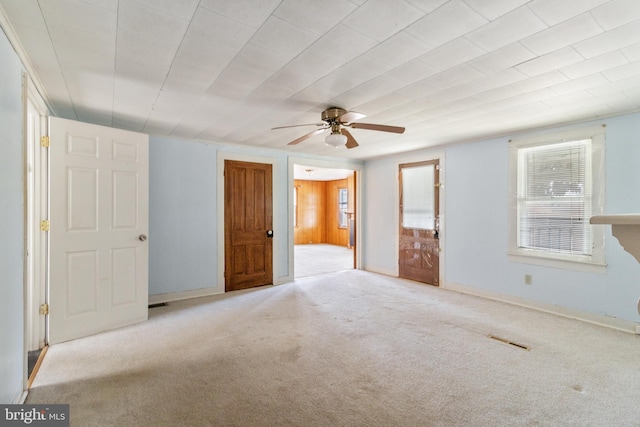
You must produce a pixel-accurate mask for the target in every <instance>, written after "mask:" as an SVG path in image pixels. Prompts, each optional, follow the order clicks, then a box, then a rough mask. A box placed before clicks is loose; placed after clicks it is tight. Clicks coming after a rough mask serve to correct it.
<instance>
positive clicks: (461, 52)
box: [0, 0, 640, 159]
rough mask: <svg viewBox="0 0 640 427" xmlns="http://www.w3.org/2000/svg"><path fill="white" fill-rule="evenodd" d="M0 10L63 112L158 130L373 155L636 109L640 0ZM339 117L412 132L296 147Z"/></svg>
mask: <svg viewBox="0 0 640 427" xmlns="http://www.w3.org/2000/svg"><path fill="white" fill-rule="evenodd" d="M0 7H1V8H2V11H3V13H4V14H5V15H6V21H8V23H9V25H10V28H6V29H5V30H6V32H7V33H9V34H15V35H16V36H17V40H18V41H19V44H20V46H21V49H22V50H23V51H24V52H25V53H26V55H27V57H28V61H29V63H30V66H31V67H32V69H33V70H34V71H35V73H36V75H37V80H38V81H39V83H40V85H41V88H42V90H43V92H44V95H45V97H46V98H47V101H48V103H49V105H50V106H51V108H52V110H53V113H54V114H55V115H57V116H61V117H66V118H70V119H75V120H81V121H86V122H91V123H96V124H101V125H107V126H113V127H118V128H124V129H130V130H134V131H140V132H145V133H149V134H158V135H168V136H174V137H177V138H194V139H199V140H207V141H213V142H224V143H234V144H240V145H245V146H256V147H264V148H275V149H284V150H290V151H291V152H295V153H303V154H314V155H329V156H342V157H348V158H354V159H365V158H371V157H376V156H380V155H385V154H391V153H397V152H402V151H407V150H414V149H417V148H421V147H431V146H437V145H441V144H447V143H453V142H458V141H468V140H475V139H481V138H488V137H493V136H499V135H506V134H512V133H515V132H519V131H524V130H527V129H532V128H538V127H548V126H553V125H559V124H564V123H570V122H576V121H582V120H589V119H595V118H598V117H606V116H611V115H617V114H623V113H627V112H632V111H637V110H639V109H640V1H638V0H530V1H527V0H491V1H488V0H331V1H318V0H0ZM333 106H336V107H341V108H344V109H347V110H351V111H357V112H360V113H363V114H366V115H367V117H366V118H364V119H361V120H359V121H361V122H365V123H377V124H386V125H392V126H404V127H406V132H405V133H404V134H394V133H388V132H378V131H372V130H365V129H352V130H350V131H351V133H352V135H353V136H354V137H355V138H356V140H358V142H359V143H360V146H359V147H357V148H354V149H350V150H348V149H346V148H342V147H340V148H337V149H336V148H332V147H328V146H326V145H325V144H324V135H317V136H313V137H311V138H309V139H307V140H305V141H303V142H301V143H300V144H297V145H292V146H290V145H287V143H288V142H290V141H292V140H294V139H296V138H298V137H300V136H302V135H304V134H306V133H308V132H311V131H313V130H314V129H316V128H315V127H314V125H313V124H315V123H321V121H320V114H321V112H322V111H323V110H325V109H326V108H328V107H333ZM293 124H311V126H309V127H293V128H286V129H279V130H271V128H273V127H277V126H285V125H293Z"/></svg>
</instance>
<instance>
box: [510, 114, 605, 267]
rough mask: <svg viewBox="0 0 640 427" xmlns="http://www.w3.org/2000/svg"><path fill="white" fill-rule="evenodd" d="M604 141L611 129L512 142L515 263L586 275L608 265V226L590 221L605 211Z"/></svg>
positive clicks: (511, 218)
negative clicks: (605, 234)
mask: <svg viewBox="0 0 640 427" xmlns="http://www.w3.org/2000/svg"><path fill="white" fill-rule="evenodd" d="M604 142H605V126H593V127H589V128H582V129H573V130H567V131H564V132H558V133H554V134H546V135H533V136H529V137H523V138H520V139H516V140H513V141H510V144H509V157H510V160H509V165H510V182H511V186H510V188H511V191H510V197H509V200H510V209H511V211H510V212H511V215H510V219H509V255H510V256H512V258H511V260H513V261H516V262H525V263H533V264H536V265H545V266H551V267H558V268H569V269H579V270H581V271H596V270H597V269H598V268H600V267H603V266H605V265H606V263H605V259H604V228H603V227H595V226H593V225H591V224H590V223H589V220H590V219H591V217H592V216H594V215H601V214H602V211H603V208H604V178H605V176H604ZM578 264H582V267H580V266H578ZM587 265H590V266H587ZM597 271H600V270H597Z"/></svg>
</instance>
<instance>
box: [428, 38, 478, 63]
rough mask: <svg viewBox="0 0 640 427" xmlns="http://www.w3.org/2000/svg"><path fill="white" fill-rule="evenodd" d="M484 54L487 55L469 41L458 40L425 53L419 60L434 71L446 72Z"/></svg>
mask: <svg viewBox="0 0 640 427" xmlns="http://www.w3.org/2000/svg"><path fill="white" fill-rule="evenodd" d="M484 53H486V52H485V51H484V50H482V49H480V48H479V47H478V46H476V45H475V44H473V43H471V42H470V41H468V40H467V39H464V38H458V39H455V40H453V41H450V42H449V43H446V44H444V45H442V46H440V47H437V48H435V49H433V50H431V51H429V52H427V53H425V54H424V55H422V56H420V57H419V58H418V59H419V60H420V61H422V62H424V63H426V64H428V65H430V66H431V67H432V68H433V69H434V70H437V71H444V70H447V69H449V68H453V67H455V66H457V65H460V64H463V63H465V62H467V61H470V60H472V59H475V58H478V57H479V56H481V55H483V54H484Z"/></svg>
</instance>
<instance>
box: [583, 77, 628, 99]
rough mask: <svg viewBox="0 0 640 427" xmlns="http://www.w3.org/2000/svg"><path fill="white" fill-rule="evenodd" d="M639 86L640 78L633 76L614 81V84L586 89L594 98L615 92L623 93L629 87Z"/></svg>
mask: <svg viewBox="0 0 640 427" xmlns="http://www.w3.org/2000/svg"><path fill="white" fill-rule="evenodd" d="M639 85H640V76H633V77H628V78H626V79H622V80H616V81H615V82H611V83H606V84H604V85H600V86H596V87H592V88H590V89H588V91H589V93H591V94H592V95H594V96H604V95H609V94H612V93H616V92H623V91H625V90H627V89H629V88H630V87H636V86H639Z"/></svg>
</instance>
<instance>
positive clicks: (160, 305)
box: [149, 302, 169, 308]
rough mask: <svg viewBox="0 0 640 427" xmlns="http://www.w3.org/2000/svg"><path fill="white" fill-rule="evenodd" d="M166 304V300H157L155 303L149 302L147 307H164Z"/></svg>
mask: <svg viewBox="0 0 640 427" xmlns="http://www.w3.org/2000/svg"><path fill="white" fill-rule="evenodd" d="M166 305H169V303H167V302H159V303H157V304H150V305H149V308H156V307H164V306H166Z"/></svg>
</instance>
